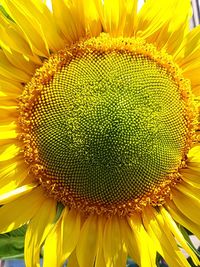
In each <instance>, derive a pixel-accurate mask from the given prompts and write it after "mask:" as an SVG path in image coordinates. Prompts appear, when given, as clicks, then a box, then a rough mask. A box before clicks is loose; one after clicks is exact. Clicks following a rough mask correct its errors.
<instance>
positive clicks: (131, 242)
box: [120, 219, 140, 264]
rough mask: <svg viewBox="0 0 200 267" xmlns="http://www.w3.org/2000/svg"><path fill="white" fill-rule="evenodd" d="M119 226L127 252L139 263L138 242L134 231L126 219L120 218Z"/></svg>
mask: <svg viewBox="0 0 200 267" xmlns="http://www.w3.org/2000/svg"><path fill="white" fill-rule="evenodd" d="M120 227H121V229H122V232H123V236H124V239H125V244H126V247H127V250H128V254H129V255H130V256H131V258H132V259H133V260H134V261H135V262H136V263H137V264H139V263H140V254H139V250H138V244H137V241H136V237H135V233H134V231H133V230H132V228H131V227H130V225H129V224H128V222H127V219H125V220H120Z"/></svg>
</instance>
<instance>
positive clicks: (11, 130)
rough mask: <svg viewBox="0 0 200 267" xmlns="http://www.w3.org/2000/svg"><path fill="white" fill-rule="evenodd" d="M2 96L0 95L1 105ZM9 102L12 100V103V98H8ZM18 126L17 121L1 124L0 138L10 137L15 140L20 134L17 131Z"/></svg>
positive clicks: (6, 138)
mask: <svg viewBox="0 0 200 267" xmlns="http://www.w3.org/2000/svg"><path fill="white" fill-rule="evenodd" d="M1 99H2V98H1V97H0V105H1ZM6 101H7V102H9V101H10V103H12V102H13V101H12V99H11V100H10V99H9V100H6ZM16 130H17V128H16V124H15V123H10V124H6V125H3V126H0V140H3V139H5V140H8V139H11V140H12V139H13V140H15V139H16V138H17V136H18V133H17V131H16Z"/></svg>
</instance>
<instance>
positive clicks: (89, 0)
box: [79, 0, 102, 37]
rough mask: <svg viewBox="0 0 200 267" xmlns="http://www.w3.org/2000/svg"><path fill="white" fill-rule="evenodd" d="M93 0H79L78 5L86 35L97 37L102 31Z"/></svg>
mask: <svg viewBox="0 0 200 267" xmlns="http://www.w3.org/2000/svg"><path fill="white" fill-rule="evenodd" d="M95 2H96V1H95V0H81V1H80V0H79V5H80V6H82V9H83V20H84V28H85V32H86V35H88V36H91V37H92V36H98V35H99V34H100V33H101V31H102V25H101V22H100V16H99V13H98V10H97V6H96V4H95Z"/></svg>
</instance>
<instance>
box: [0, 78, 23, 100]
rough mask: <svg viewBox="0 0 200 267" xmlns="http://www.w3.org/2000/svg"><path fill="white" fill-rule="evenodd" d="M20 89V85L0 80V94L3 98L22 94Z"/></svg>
mask: <svg viewBox="0 0 200 267" xmlns="http://www.w3.org/2000/svg"><path fill="white" fill-rule="evenodd" d="M22 88H23V87H22V85H21V84H20V83H17V82H14V81H13V82H9V81H6V80H2V79H0V92H2V93H3V95H4V96H9V95H11V96H13V97H18V96H19V95H20V94H21V92H22Z"/></svg>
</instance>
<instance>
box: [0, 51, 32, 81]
mask: <svg viewBox="0 0 200 267" xmlns="http://www.w3.org/2000/svg"><path fill="white" fill-rule="evenodd" d="M0 75H2V76H3V77H5V78H8V79H13V80H14V81H16V82H23V83H26V82H28V81H30V78H31V76H30V75H28V74H27V73H25V72H24V71H22V70H20V69H18V68H16V67H15V66H14V65H12V64H11V63H10V62H9V60H8V59H7V58H6V56H5V54H4V52H2V51H0Z"/></svg>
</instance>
